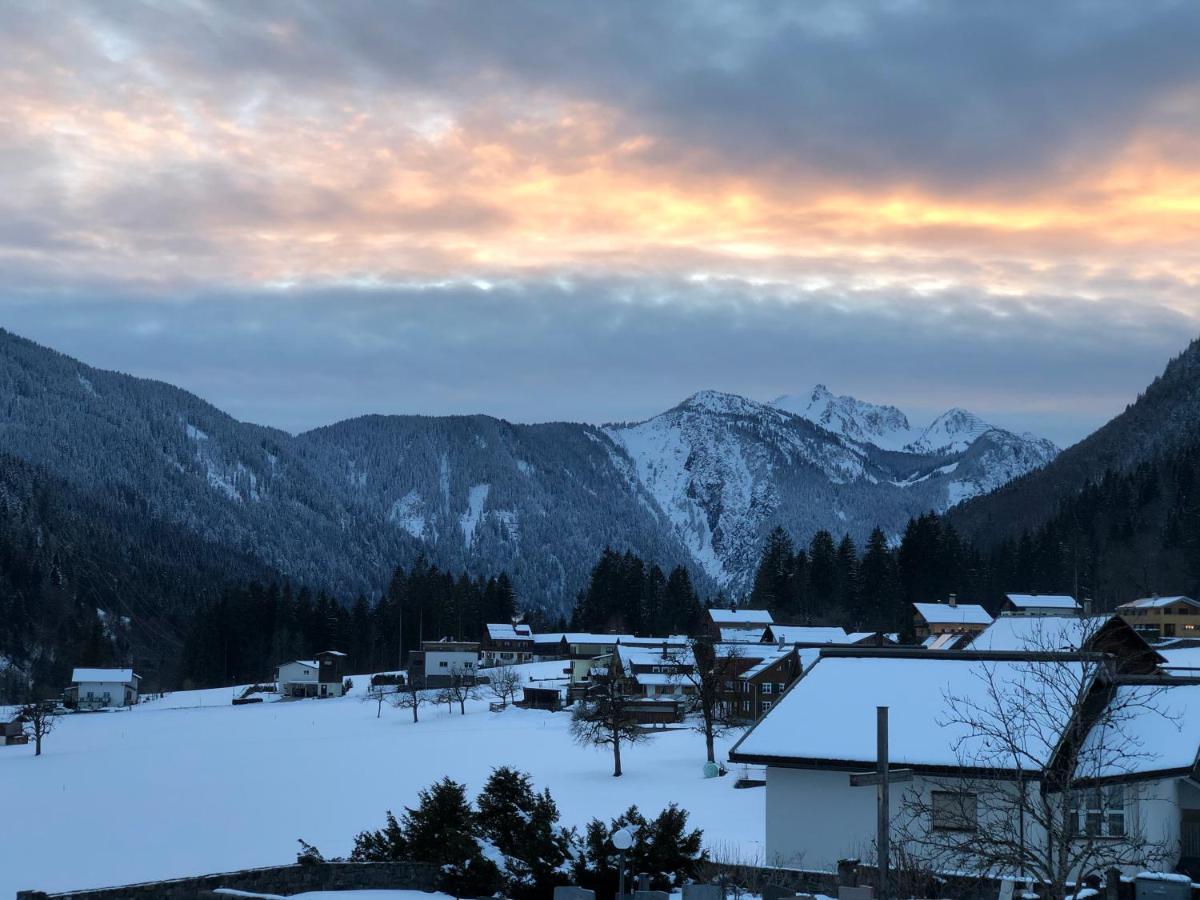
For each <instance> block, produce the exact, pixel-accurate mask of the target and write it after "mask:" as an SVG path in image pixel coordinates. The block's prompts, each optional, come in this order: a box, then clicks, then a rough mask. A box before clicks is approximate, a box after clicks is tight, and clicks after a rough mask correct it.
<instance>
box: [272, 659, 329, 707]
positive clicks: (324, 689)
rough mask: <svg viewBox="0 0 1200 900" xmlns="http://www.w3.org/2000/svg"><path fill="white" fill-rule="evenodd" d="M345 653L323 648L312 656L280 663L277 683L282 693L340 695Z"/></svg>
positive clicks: (315, 695) (310, 695) (292, 695)
mask: <svg viewBox="0 0 1200 900" xmlns="http://www.w3.org/2000/svg"><path fill="white" fill-rule="evenodd" d="M345 661H346V654H345V653H342V652H340V651H338V650H322V651H321V652H320V653H318V654H316V655H315V656H314V657H313V658H312V659H294V660H291V661H290V662H285V663H280V664H279V667H278V668H277V669H276V670H275V685H276V690H277V691H278V692H279V696H280V697H290V698H293V699H296V698H301V697H340V696H342V693H343V690H342V685H343V684H344V681H345V671H344V670H345V668H346V663H345Z"/></svg>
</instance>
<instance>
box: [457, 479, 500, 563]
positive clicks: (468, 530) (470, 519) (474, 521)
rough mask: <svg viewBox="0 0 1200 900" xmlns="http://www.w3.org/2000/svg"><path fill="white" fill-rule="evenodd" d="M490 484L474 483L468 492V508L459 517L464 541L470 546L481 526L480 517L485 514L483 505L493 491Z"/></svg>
mask: <svg viewBox="0 0 1200 900" xmlns="http://www.w3.org/2000/svg"><path fill="white" fill-rule="evenodd" d="M491 490H492V486H491V485H490V484H473V485H471V489H470V491H468V492H467V509H466V511H465V512H464V513H463V514H462V516H460V517H459V520H458V525H459V527H460V528H461V529H462V533H463V543H464V544H466V545H467V546H468V547H470V546H471V541H472V540H474V538H475V529H476V528H477V527H479V519H480V517H481V516H482V515H483V505H484V504H485V503H487V498H488V494H489V493H490V492H491Z"/></svg>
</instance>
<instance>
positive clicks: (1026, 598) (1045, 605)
mask: <svg viewBox="0 0 1200 900" xmlns="http://www.w3.org/2000/svg"><path fill="white" fill-rule="evenodd" d="M1004 596H1005V597H1007V598H1008V601H1009V602H1010V603H1011V604H1012V605H1013V606H1015V607H1016V608H1017V609H1075V610H1077V609H1079V604H1078V603H1077V602H1075V598H1074V597H1069V596H1067V595H1066V594H1005V595H1004Z"/></svg>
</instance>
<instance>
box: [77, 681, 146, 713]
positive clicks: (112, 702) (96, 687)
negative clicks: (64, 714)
mask: <svg viewBox="0 0 1200 900" xmlns="http://www.w3.org/2000/svg"><path fill="white" fill-rule="evenodd" d="M126 687H127V685H126V684H125V682H123V681H81V682H79V698H78V701H79V705H80V706H83V707H88V706H124V705H125V690H126ZM89 692H91V693H92V695H93V699H92V700H88V698H87V695H88V693H89ZM105 694H108V695H109V700H108V702H107V703H105V702H104V701H103V700H102V699H101V698H103V696H104V695H105ZM134 697H135V698H136V697H137V691H134Z"/></svg>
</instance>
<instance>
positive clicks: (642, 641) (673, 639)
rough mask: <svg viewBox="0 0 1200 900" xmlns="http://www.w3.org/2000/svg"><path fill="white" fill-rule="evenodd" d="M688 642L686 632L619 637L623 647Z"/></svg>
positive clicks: (685, 644)
mask: <svg viewBox="0 0 1200 900" xmlns="http://www.w3.org/2000/svg"><path fill="white" fill-rule="evenodd" d="M688 643H689V641H688V636H687V635H686V634H668V635H667V636H666V637H656V636H654V635H649V636H647V637H622V638H621V645H622V646H623V647H661V646H662V645H663V644H666V645H667V646H668V647H686V646H687V645H688Z"/></svg>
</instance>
